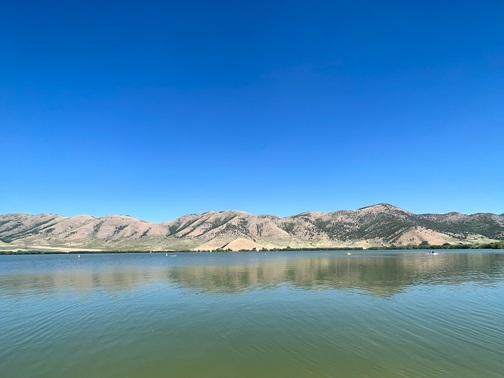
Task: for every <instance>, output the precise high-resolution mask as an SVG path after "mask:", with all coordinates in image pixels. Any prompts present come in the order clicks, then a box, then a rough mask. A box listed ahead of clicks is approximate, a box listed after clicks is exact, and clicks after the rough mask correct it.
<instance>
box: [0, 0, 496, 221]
mask: <svg viewBox="0 0 504 378" xmlns="http://www.w3.org/2000/svg"><path fill="white" fill-rule="evenodd" d="M502 15H504V2H502V1H493V0H487V1H484V2H481V1H464V0H458V1H451V0H447V1H431V0H424V1H401V0H396V1H390V0H384V1H380V2H378V1H371V0H370V1H364V0H356V1H338V0H332V1H326V0H320V1H314V0H311V1H296V0H289V1H275V0H269V1H263V0H254V1H246V0H245V1H236V0H234V1H230V0H229V1H228V0H213V1H204V0H184V1H182V0H181V1H170V0H166V1H153V0H142V1H132V0H120V1H105V0H100V1H97V0H83V1H77V0H60V1H55V0H45V1H40V0H34V1H27V0H18V1H3V2H1V3H0V169H1V171H0V214H5V213H19V212H21V213H29V214H39V213H53V214H61V215H64V216H74V215H78V214H91V215H94V216H103V215H107V214H127V215H131V216H134V217H136V218H140V219H144V220H148V221H153V222H162V221H169V220H172V219H175V218H177V217H179V216H182V215H185V214H189V213H202V212H205V211H212V210H214V211H222V210H230V209H234V210H242V211H246V212H249V213H253V214H271V215H277V216H289V215H294V214H298V213H301V212H304V211H324V212H329V211H337V210H355V209H358V208H360V207H364V206H369V205H373V204H376V203H383V202H385V203H390V204H393V205H395V206H398V207H401V208H403V209H405V210H408V211H411V212H413V213H447V212H451V211H457V212H461V213H466V214H473V213H477V212H491V213H498V214H500V213H504V152H503V151H504V148H503V147H504V42H503V37H504V22H502Z"/></svg>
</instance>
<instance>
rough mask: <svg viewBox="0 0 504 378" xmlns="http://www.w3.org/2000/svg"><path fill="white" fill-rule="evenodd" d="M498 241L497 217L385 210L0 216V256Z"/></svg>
mask: <svg viewBox="0 0 504 378" xmlns="http://www.w3.org/2000/svg"><path fill="white" fill-rule="evenodd" d="M502 239H504V215H502V214H501V215H496V214H487V213H478V214H472V215H465V214H459V213H448V214H413V213H410V212H408V211H405V210H403V209H400V208H398V207H395V206H392V205H389V204H378V205H373V206H368V207H364V208H361V209H358V210H355V211H347V210H342V211H336V212H331V213H318V212H306V213H302V214H298V215H294V216H290V217H285V218H280V217H275V216H271V215H260V216H257V215H252V214H248V213H245V212H240V211H222V212H214V211H212V212H206V213H203V214H189V215H185V216H183V217H180V218H178V219H175V220H173V221H170V222H166V223H149V222H145V221H142V220H138V219H135V218H132V217H129V216H125V215H108V216H105V217H101V218H96V217H92V216H89V215H80V216H75V217H71V218H67V217H63V216H60V215H52V214H40V215H28V214H4V215H0V249H2V250H17V249H20V250H23V249H61V250H73V249H76V250H85V249H88V250H98V251H100V250H103V251H107V250H130V251H132V250H144V251H147V250H215V249H230V250H240V249H251V248H256V249H260V248H268V249H269V248H286V247H291V248H335V247H341V248H345V247H364V248H368V247H376V246H391V245H394V246H407V245H420V244H425V243H428V244H431V245H441V244H445V243H449V244H459V243H463V244H470V243H476V242H485V243H486V242H491V241H497V240H502Z"/></svg>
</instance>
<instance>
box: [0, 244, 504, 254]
mask: <svg viewBox="0 0 504 378" xmlns="http://www.w3.org/2000/svg"><path fill="white" fill-rule="evenodd" d="M449 249H472V250H481V249H504V241H503V242H495V243H488V244H460V245H442V246H439V245H431V246H426V245H421V246H420V245H412V246H387V247H370V248H362V247H333V248H322V247H320V248H271V249H266V248H263V249H251V250H250V249H242V250H231V249H215V250H180V251H175V250H169V249H167V250H105V249H95V248H82V249H80V248H64V247H46V246H43V247H42V246H40V247H39V246H33V247H30V248H8V249H7V248H5V249H2V248H0V255H44V254H61V255H64V254H99V253H187V252H220V253H222V252H234V253H236V252H289V251H293V252H294V251H306V252H310V251H356V252H359V251H362V252H366V251H387V250H394V251H411V250H424V251H425V250H428V251H430V250H449Z"/></svg>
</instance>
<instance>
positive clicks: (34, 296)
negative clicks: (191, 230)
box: [0, 250, 504, 378]
mask: <svg viewBox="0 0 504 378" xmlns="http://www.w3.org/2000/svg"><path fill="white" fill-rule="evenodd" d="M0 376H1V377H70V376H71V377H289V378H291V377H502V376H504V251H490V250H464V251H462V250H450V251H441V252H440V253H439V255H437V256H427V255H425V253H423V252H422V251H412V252H410V251H353V252H352V255H347V252H344V251H327V252H318V251H317V252H267V253H264V252H248V253H178V254H176V255H173V256H172V255H171V254H167V255H166V254H165V253H162V254H160V253H151V254H81V255H80V257H78V255H75V254H68V255H10V256H0Z"/></svg>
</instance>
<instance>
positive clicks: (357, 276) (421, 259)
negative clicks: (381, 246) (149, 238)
mask: <svg viewBox="0 0 504 378" xmlns="http://www.w3.org/2000/svg"><path fill="white" fill-rule="evenodd" d="M192 262H193V263H194V262H195V261H192ZM503 278H504V254H490V253H488V254H441V255H439V256H436V257H431V256H425V255H423V254H404V255H398V254H391V255H380V256H376V255H374V256H371V255H368V256H366V255H361V256H356V255H354V256H348V257H347V256H345V257H342V256H317V255H313V256H303V257H291V256H274V257H271V258H270V256H268V257H265V258H264V259H256V260H254V262H253V263H247V264H243V265H181V266H175V267H174V266H171V267H170V266H150V267H135V266H132V267H128V268H127V269H120V270H113V269H112V270H105V271H100V270H98V271H96V270H71V271H68V270H60V271H46V272H38V273H37V272H35V273H27V274H11V275H4V276H0V290H1V291H2V292H3V293H5V294H7V295H9V294H11V295H12V294H13V295H23V294H37V293H54V292H62V291H68V290H74V291H77V292H89V291H93V290H96V289H98V290H100V289H103V290H106V291H109V292H117V291H124V290H129V289H131V288H132V287H135V286H140V285H149V284H163V283H164V284H170V285H176V286H177V287H179V288H182V289H184V288H185V289H193V290H202V291H204V292H214V293H240V292H246V291H251V290H255V289H259V288H262V289H264V288H268V287H276V286H278V285H291V286H292V287H295V288H300V289H308V290H319V289H357V290H364V291H367V292H369V293H372V294H374V295H380V296H389V295H393V294H395V293H398V292H401V291H402V290H404V289H405V288H406V287H410V286H416V285H436V284H448V285H452V284H463V283H466V282H475V283H478V284H494V283H496V282H498V281H501V280H502V279H503Z"/></svg>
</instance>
